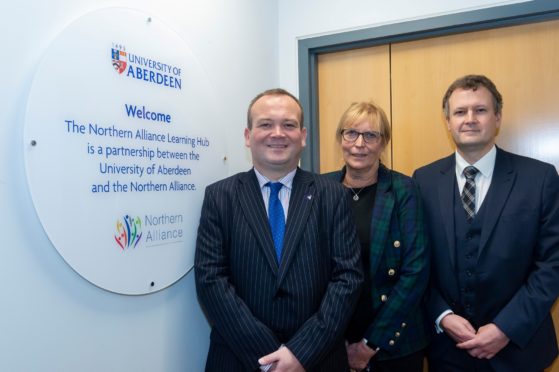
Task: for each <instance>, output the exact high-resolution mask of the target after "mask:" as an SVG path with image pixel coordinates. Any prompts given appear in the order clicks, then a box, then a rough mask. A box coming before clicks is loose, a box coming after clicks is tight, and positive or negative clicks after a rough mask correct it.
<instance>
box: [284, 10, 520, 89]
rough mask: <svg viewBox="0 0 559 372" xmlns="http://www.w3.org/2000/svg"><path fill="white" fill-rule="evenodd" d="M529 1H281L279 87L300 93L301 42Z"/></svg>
mask: <svg viewBox="0 0 559 372" xmlns="http://www.w3.org/2000/svg"><path fill="white" fill-rule="evenodd" d="M526 1H530V0H512V1H503V0H500V1H498V0H468V1H464V0H421V1H417V0H390V1H386V0H349V1H339V0H305V1H299V0H279V2H278V4H279V56H280V57H279V58H280V60H279V61H280V65H279V79H280V85H281V86H282V87H283V88H285V89H288V90H290V91H292V92H296V93H298V92H299V84H298V69H297V41H298V40H299V39H305V38H309V37H316V36H321V35H328V34H334V33H339V32H343V31H350V30H356V29H362V28H369V27H374V26H379V25H384V24H391V23H397V22H402V21H408V20H412V19H422V18H429V17H434V16H440V15H444V14H450V13H457V12H464V11H469V10H475V9H481V8H488V7H493V6H498V5H504V4H512V3H520V2H526Z"/></svg>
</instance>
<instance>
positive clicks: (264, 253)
mask: <svg viewBox="0 0 559 372" xmlns="http://www.w3.org/2000/svg"><path fill="white" fill-rule="evenodd" d="M195 272H196V288H197V292H198V297H199V299H200V302H201V303H202V305H203V307H204V308H205V311H206V314H207V316H208V318H209V320H210V323H211V324H212V334H211V344H210V351H209V354H208V361H207V365H206V370H209V371H252V370H255V369H258V366H259V364H258V362H257V361H258V359H259V358H260V357H262V356H264V355H266V354H269V353H271V352H273V351H275V350H277V349H278V348H279V347H280V345H281V344H285V345H286V346H287V347H288V348H289V350H290V351H291V352H292V353H293V354H294V355H295V357H297V359H298V360H299V362H301V364H302V365H303V366H304V367H305V369H306V370H307V371H332V372H334V371H336V372H337V371H344V370H346V371H347V370H348V364H347V355H346V352H345V346H344V341H343V332H344V329H345V326H346V324H347V322H348V319H349V317H350V316H351V313H352V310H353V307H354V304H355V302H356V300H357V298H358V296H359V289H360V286H361V283H362V280H363V278H362V276H363V274H362V271H361V264H360V256H359V243H358V240H357V235H356V232H355V227H354V222H353V218H352V216H351V210H350V208H349V202H348V195H347V194H346V193H345V192H344V190H343V187H342V186H341V185H339V184H336V183H334V182H331V181H329V180H325V179H323V178H320V177H319V176H317V175H314V174H312V173H309V172H306V171H303V170H301V169H298V170H297V173H296V175H295V178H294V180H293V189H292V191H291V197H290V201H289V211H288V218H287V222H286V231H285V239H284V248H283V253H282V260H281V264H280V265H279V267H278V264H277V261H276V257H275V250H274V244H273V241H272V236H271V232H270V228H269V225H268V218H267V216H266V210H265V206H264V202H263V199H262V193H261V191H260V187H259V185H258V181H257V178H256V175H255V173H254V171H253V170H251V171H249V172H246V173H239V174H237V175H235V176H232V177H229V178H227V179H225V180H222V181H219V182H217V183H215V184H213V185H210V186H208V187H207V188H206V194H205V197H204V203H203V206H202V215H201V218H200V226H199V229H198V239H197V242H196V257H195Z"/></svg>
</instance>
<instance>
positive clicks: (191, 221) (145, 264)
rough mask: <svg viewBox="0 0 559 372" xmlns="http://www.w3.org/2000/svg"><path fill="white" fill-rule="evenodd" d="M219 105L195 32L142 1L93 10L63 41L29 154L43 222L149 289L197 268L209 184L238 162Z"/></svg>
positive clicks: (114, 287)
mask: <svg viewBox="0 0 559 372" xmlns="http://www.w3.org/2000/svg"><path fill="white" fill-rule="evenodd" d="M217 106H218V105H217V104H216V100H215V99H214V98H213V94H212V90H211V89H210V85H209V81H208V79H207V77H206V75H205V73H204V71H203V69H202V68H201V67H200V65H199V64H198V62H197V61H196V59H195V57H194V56H193V55H192V53H191V52H190V50H189V49H188V47H187V46H186V44H185V43H184V41H183V40H182V39H181V38H180V37H179V36H178V35H177V34H176V33H175V32H173V31H172V30H170V29H169V28H168V27H167V26H165V25H164V24H163V23H161V22H160V21H158V20H157V19H156V18H152V17H150V16H149V15H147V14H144V13H142V12H139V11H135V10H131V9H123V8H109V9H103V10H99V11H95V12H92V13H90V14H87V15H85V16H83V17H81V18H79V19H78V20H77V21H75V22H74V23H72V24H71V25H70V26H69V27H68V28H66V29H65V30H64V31H63V32H62V33H61V34H60V35H59V36H58V38H57V39H56V40H55V41H54V42H53V43H52V45H51V46H50V47H49V49H48V50H47V53H46V55H45V57H44V59H43V61H42V62H41V64H40V66H39V68H38V71H37V74H36V76H35V78H34V80H33V84H32V87H31V91H30V94H29V101H28V106H27V113H26V118H25V134H24V151H25V164H26V171H27V178H28V182H29V189H30V191H31V196H32V199H33V203H34V205H35V209H36V211H37V214H38V216H39V219H40V220H41V223H42V225H43V228H44V230H45V231H46V233H47V235H48V237H49V239H50V240H51V242H52V244H53V245H54V247H55V248H56V249H57V250H58V252H59V253H60V254H61V255H62V257H63V258H64V260H65V261H66V262H67V263H68V264H69V265H70V266H71V267H72V268H73V269H74V270H76V271H77V272H78V273H79V274H80V275H81V276H83V277H84V278H85V279H87V280H88V281H90V282H91V283H93V284H95V285H97V286H99V287H101V288H104V289H106V290H109V291H112V292H117V293H123V294H145V293H150V292H153V291H156V290H160V289H162V288H165V287H167V286H169V285H171V284H173V283H174V282H176V281H177V280H178V279H180V278H181V277H182V276H183V275H185V274H186V273H187V272H188V271H189V270H190V269H191V268H192V266H193V261H194V248H195V240H196V229H197V226H198V220H199V216H200V208H201V205H202V200H203V196H204V189H205V187H206V185H208V184H209V183H211V182H213V181H215V180H217V179H220V178H223V177H224V176H225V175H226V174H227V166H226V164H225V160H224V156H225V148H224V142H225V141H224V138H222V135H221V133H220V131H219V128H218V123H219V121H218V120H216V119H215V115H216V114H217V112H215V111H216V110H215V108H216V107H217Z"/></svg>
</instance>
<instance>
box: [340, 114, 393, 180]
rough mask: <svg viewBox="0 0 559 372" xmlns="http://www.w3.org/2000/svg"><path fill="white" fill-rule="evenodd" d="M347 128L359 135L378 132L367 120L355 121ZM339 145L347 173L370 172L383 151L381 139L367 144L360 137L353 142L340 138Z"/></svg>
mask: <svg viewBox="0 0 559 372" xmlns="http://www.w3.org/2000/svg"><path fill="white" fill-rule="evenodd" d="M349 128H350V129H353V130H355V131H357V132H361V133H363V132H372V131H376V132H380V129H379V128H378V126H376V127H375V126H373V125H371V123H370V122H369V120H368V119H363V120H360V121H357V122H355V123H354V124H353V125H352V126H351V127H349ZM349 128H346V129H349ZM341 145H342V155H343V158H344V162H345V164H346V167H347V168H348V170H349V171H359V172H366V171H369V170H372V169H373V168H374V167H375V166H376V165H377V164H378V162H379V159H380V155H381V154H382V151H383V150H384V143H383V141H382V139H379V140H378V141H371V142H369V143H367V142H365V140H364V139H363V136H362V135H360V136H359V137H357V140H355V141H354V142H351V141H347V140H346V139H344V138H343V136H342V138H341Z"/></svg>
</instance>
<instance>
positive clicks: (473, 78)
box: [443, 75, 503, 119]
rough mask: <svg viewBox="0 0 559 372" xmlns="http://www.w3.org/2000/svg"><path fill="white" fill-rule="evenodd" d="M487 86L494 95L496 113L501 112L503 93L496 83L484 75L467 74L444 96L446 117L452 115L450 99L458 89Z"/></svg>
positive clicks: (455, 82)
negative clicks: (449, 105) (449, 104)
mask: <svg viewBox="0 0 559 372" xmlns="http://www.w3.org/2000/svg"><path fill="white" fill-rule="evenodd" d="M480 86H481V87H485V88H486V89H487V90H488V91H489V92H490V93H491V95H492V96H493V108H494V109H495V114H500V113H501V111H502V110H503V97H502V96H501V93H499V91H498V90H497V87H496V86H495V84H494V83H493V82H492V81H491V80H490V79H489V78H488V77H486V76H484V75H466V76H462V77H461V78H459V79H456V80H455V81H454V82H453V83H452V84H450V86H449V87H448V89H447V90H446V93H445V94H444V97H443V112H444V115H445V117H446V118H447V119H448V118H449V116H450V112H449V110H450V109H449V107H448V100H449V99H450V96H451V95H452V92H454V91H455V90H456V89H464V90H473V91H476V90H477V89H478V88H479V87H480Z"/></svg>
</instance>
